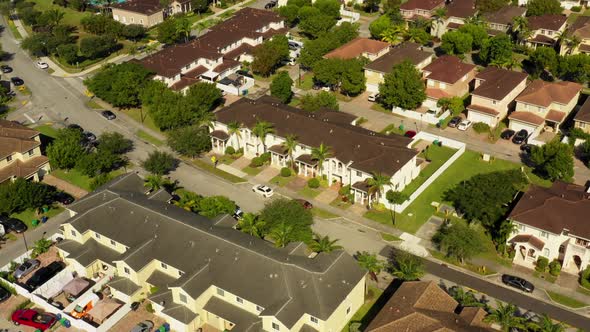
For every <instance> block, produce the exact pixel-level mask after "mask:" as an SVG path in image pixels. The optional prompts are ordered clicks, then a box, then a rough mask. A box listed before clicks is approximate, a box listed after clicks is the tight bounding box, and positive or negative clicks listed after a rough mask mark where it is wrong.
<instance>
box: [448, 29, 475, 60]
mask: <svg viewBox="0 0 590 332" xmlns="http://www.w3.org/2000/svg"><path fill="white" fill-rule="evenodd" d="M472 45H473V37H471V35H470V34H467V33H463V32H461V31H449V32H447V33H445V34H444V35H443V36H442V43H441V45H440V48H441V49H442V50H443V52H445V53H446V54H451V55H455V54H457V55H463V54H465V53H467V52H470V51H471V47H472Z"/></svg>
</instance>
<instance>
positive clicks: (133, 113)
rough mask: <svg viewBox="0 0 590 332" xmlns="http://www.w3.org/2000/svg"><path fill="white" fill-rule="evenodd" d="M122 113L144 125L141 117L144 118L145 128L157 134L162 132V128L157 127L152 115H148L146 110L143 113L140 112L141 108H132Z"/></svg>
mask: <svg viewBox="0 0 590 332" xmlns="http://www.w3.org/2000/svg"><path fill="white" fill-rule="evenodd" d="M122 112H123V113H125V114H126V115H127V116H129V117H130V118H132V119H133V120H135V121H137V122H139V123H142V121H141V117H142V116H143V123H142V124H143V125H144V126H146V127H147V128H149V129H151V130H153V131H155V132H157V133H160V132H161V130H160V128H158V126H156V124H155V123H154V120H152V118H151V117H150V115H149V114H148V112H147V111H146V110H143V112H142V110H140V109H139V108H131V109H128V110H124V111H122Z"/></svg>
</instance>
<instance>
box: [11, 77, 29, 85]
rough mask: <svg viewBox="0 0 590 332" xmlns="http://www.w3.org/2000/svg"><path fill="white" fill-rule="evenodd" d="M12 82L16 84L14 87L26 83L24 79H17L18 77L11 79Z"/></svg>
mask: <svg viewBox="0 0 590 332" xmlns="http://www.w3.org/2000/svg"><path fill="white" fill-rule="evenodd" d="M10 82H12V84H14V86H21V85H23V84H25V81H23V80H22V78H20V77H17V76H15V77H11V78H10Z"/></svg>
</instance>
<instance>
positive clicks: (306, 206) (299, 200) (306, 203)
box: [294, 198, 313, 210]
mask: <svg viewBox="0 0 590 332" xmlns="http://www.w3.org/2000/svg"><path fill="white" fill-rule="evenodd" d="M294 201H296V202H297V203H299V204H301V206H303V208H304V209H306V210H308V209H311V208H313V204H311V203H310V202H308V201H306V200H304V199H300V198H297V199H295V200H294Z"/></svg>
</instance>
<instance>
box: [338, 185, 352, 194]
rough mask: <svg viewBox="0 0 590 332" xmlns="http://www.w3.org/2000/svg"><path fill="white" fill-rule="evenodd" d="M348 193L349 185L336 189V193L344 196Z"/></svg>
mask: <svg viewBox="0 0 590 332" xmlns="http://www.w3.org/2000/svg"><path fill="white" fill-rule="evenodd" d="M348 194H350V185H346V186H342V187H340V189H338V195H340V196H346V195H348Z"/></svg>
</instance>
